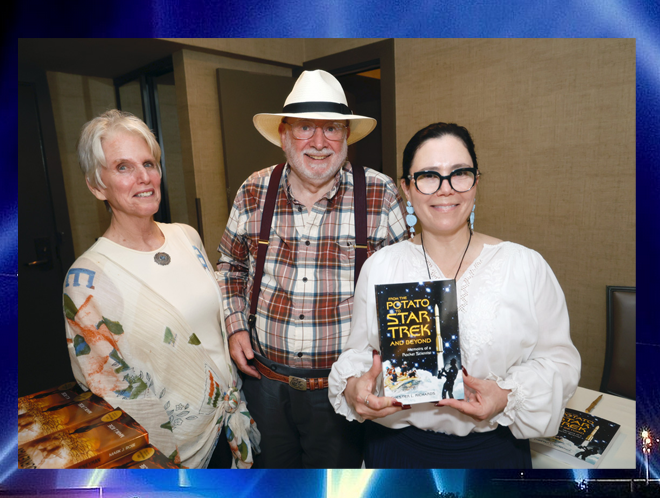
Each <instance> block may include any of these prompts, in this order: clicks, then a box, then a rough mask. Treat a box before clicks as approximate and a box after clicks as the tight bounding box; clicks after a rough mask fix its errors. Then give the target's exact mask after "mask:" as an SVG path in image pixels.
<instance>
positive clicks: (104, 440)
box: [18, 408, 149, 469]
mask: <svg viewBox="0 0 660 498" xmlns="http://www.w3.org/2000/svg"><path fill="white" fill-rule="evenodd" d="M148 443H149V435H148V434H147V431H146V430H145V429H144V427H142V426H141V425H140V424H138V423H137V422H136V421H135V420H134V419H133V418H132V417H131V416H130V415H128V414H127V413H126V412H124V411H123V410H121V409H119V408H118V409H116V410H113V411H111V412H109V413H106V414H105V415H103V416H101V417H98V418H96V419H94V420H91V421H89V422H88V423H87V424H86V425H83V426H79V427H78V428H77V429H71V428H68V429H65V430H61V431H58V432H54V433H52V434H49V435H47V436H44V437H41V438H39V439H36V440H34V441H30V442H29V443H25V444H19V445H18V468H19V469H91V468H96V467H98V466H99V465H102V464H104V463H107V462H109V461H111V460H114V459H117V458H119V457H121V456H124V455H125V454H128V453H132V452H133V451H135V450H137V449H140V448H142V447H143V446H145V445H147V444H148Z"/></svg>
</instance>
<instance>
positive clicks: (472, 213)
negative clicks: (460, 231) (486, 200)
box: [470, 204, 476, 232]
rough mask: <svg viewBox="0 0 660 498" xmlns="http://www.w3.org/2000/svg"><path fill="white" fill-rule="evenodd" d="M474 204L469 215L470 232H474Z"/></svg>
mask: <svg viewBox="0 0 660 498" xmlns="http://www.w3.org/2000/svg"><path fill="white" fill-rule="evenodd" d="M475 206H476V204H472V212H471V213H470V232H474V208H475Z"/></svg>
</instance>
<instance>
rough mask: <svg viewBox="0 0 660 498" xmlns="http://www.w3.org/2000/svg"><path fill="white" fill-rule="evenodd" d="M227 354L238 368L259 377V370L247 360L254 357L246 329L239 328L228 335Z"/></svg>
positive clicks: (251, 375)
mask: <svg viewBox="0 0 660 498" xmlns="http://www.w3.org/2000/svg"><path fill="white" fill-rule="evenodd" d="M229 354H230V355H231V357H232V359H233V360H234V363H236V366H237V367H238V369H239V370H240V371H241V372H243V373H245V374H246V375H249V376H250V377H255V378H257V379H261V374H260V373H259V371H258V370H257V369H256V368H254V367H251V366H250V365H249V364H248V360H251V359H252V358H254V353H253V352H252V344H250V334H249V332H248V331H247V330H241V331H239V332H236V333H234V334H232V335H230V336H229Z"/></svg>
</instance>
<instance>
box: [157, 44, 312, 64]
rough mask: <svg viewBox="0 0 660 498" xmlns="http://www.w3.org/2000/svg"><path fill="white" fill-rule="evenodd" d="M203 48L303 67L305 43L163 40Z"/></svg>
mask: <svg viewBox="0 0 660 498" xmlns="http://www.w3.org/2000/svg"><path fill="white" fill-rule="evenodd" d="M163 39H164V40H169V41H173V42H177V43H182V44H185V45H189V46H190V47H191V49H193V50H194V49H195V48H201V49H206V50H214V51H221V52H227V53H230V54H237V55H242V56H247V57H255V58H259V59H264V60H268V61H273V62H280V63H283V64H291V65H295V66H301V65H302V63H303V60H304V48H303V41H302V40H299V39H296V38H163Z"/></svg>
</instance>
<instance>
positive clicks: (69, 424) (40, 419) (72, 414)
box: [18, 390, 113, 445]
mask: <svg viewBox="0 0 660 498" xmlns="http://www.w3.org/2000/svg"><path fill="white" fill-rule="evenodd" d="M74 393H75V391H67V390H65V391H61V392H60V393H59V395H57V396H52V395H51V396H48V397H47V398H50V400H49V401H48V402H49V403H50V404H51V406H46V407H44V406H41V404H39V403H38V402H32V403H30V404H24V405H23V413H20V414H19V415H18V444H19V445H20V444H23V443H27V442H28V441H33V440H34V439H38V438H40V437H42V436H45V435H47V434H52V433H53V432H57V431H61V430H63V429H67V428H76V427H79V426H81V425H83V424H86V423H87V422H88V421H89V420H93V419H95V418H97V417H99V416H101V415H103V414H104V413H108V412H110V411H112V410H113V408H112V405H110V403H108V402H107V401H105V400H104V399H103V398H101V397H99V396H97V395H96V394H93V393H92V392H91V391H87V392H84V393H82V394H78V395H77V396H75V397H71V396H70V394H74ZM42 399H43V398H42ZM53 402H56V404H53ZM19 411H20V409H19Z"/></svg>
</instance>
